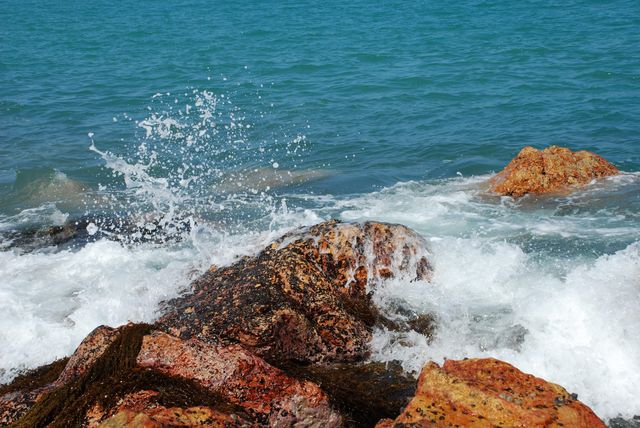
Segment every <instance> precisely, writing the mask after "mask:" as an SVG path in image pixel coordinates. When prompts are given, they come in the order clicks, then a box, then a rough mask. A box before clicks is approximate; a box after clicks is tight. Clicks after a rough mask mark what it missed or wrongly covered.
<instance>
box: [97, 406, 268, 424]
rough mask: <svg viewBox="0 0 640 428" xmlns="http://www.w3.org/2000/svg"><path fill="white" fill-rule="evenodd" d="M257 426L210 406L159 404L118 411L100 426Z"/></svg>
mask: <svg viewBox="0 0 640 428" xmlns="http://www.w3.org/2000/svg"><path fill="white" fill-rule="evenodd" d="M252 426H257V425H255V424H251V423H249V422H247V421H245V420H243V419H240V418H238V417H237V416H235V415H227V414H225V413H222V412H218V411H217V410H214V409H211V408H208V407H202V406H198V407H189V408H186V409H183V408H180V407H170V408H166V407H162V406H158V407H155V408H153V409H148V410H145V411H141V412H133V411H130V410H123V411H120V412H118V413H116V414H115V415H114V416H112V417H110V418H109V419H107V420H106V421H104V422H103V423H101V424H100V425H99V428H166V427H201V428H236V427H237V428H240V427H252Z"/></svg>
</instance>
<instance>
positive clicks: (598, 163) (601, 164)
mask: <svg viewBox="0 0 640 428" xmlns="http://www.w3.org/2000/svg"><path fill="white" fill-rule="evenodd" d="M618 173H619V171H618V169H617V168H616V167H615V166H613V165H612V164H610V163H609V162H607V161H606V160H605V159H603V158H602V157H600V156H598V155H596V154H594V153H591V152H587V151H584V150H582V151H578V152H572V151H571V150H569V149H566V148H563V147H558V146H551V147H548V148H546V149H544V150H537V149H535V148H533V147H525V148H524V149H522V150H521V151H520V153H518V155H517V156H516V157H515V158H514V159H513V160H511V162H509V164H508V165H507V166H506V167H505V168H504V169H503V170H502V171H500V172H499V173H498V174H496V175H495V177H493V178H492V179H491V180H490V185H491V191H492V192H494V193H498V194H500V195H506V196H513V197H519V196H523V195H525V194H527V193H532V194H543V193H551V192H559V191H566V190H569V189H571V188H572V187H576V186H582V185H585V184H588V183H589V182H591V181H592V180H594V179H597V178H602V177H607V176H610V175H616V174H618Z"/></svg>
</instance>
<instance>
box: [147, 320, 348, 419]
mask: <svg viewBox="0 0 640 428" xmlns="http://www.w3.org/2000/svg"><path fill="white" fill-rule="evenodd" d="M137 363H138V365H139V366H140V367H149V368H153V369H154V370H156V371H158V372H160V373H163V374H165V375H168V376H170V377H182V378H186V379H190V380H193V381H195V382H197V383H198V384H200V385H202V386H203V387H204V388H206V389H207V390H209V391H210V392H211V393H213V394H217V395H219V396H221V397H222V398H223V399H225V400H226V401H228V402H229V403H231V404H234V405H237V406H239V407H241V408H242V409H244V410H246V411H248V412H249V413H250V414H251V415H252V416H254V417H255V418H256V420H258V421H260V422H263V423H267V422H268V423H269V425H270V426H283V427H284V426H294V425H296V424H299V423H311V422H313V423H315V424H319V425H318V426H326V427H331V426H339V425H340V423H341V418H340V416H339V415H338V414H337V413H335V412H334V411H333V410H332V409H331V407H330V406H329V400H328V397H327V395H326V394H325V393H324V392H323V391H322V390H321V389H320V388H319V387H318V386H317V385H316V384H314V383H312V382H308V381H298V380H296V379H294V378H292V377H290V376H288V375H286V374H285V373H284V372H282V371H281V370H279V369H276V368H275V367H273V366H271V365H269V364H267V363H266V362H265V361H264V360H262V359H261V358H259V357H257V356H255V355H253V354H251V353H249V352H247V351H246V350H245V349H244V348H242V346H240V345H231V346H226V347H224V346H216V345H208V344H205V343H203V342H201V341H199V340H196V339H190V340H186V341H185V340H180V339H178V338H176V337H173V336H170V335H168V334H165V333H161V332H153V333H151V334H149V335H147V336H145V337H144V338H143V341H142V348H141V349H140V353H139V354H138V357H137Z"/></svg>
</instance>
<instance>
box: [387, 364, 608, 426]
mask: <svg viewBox="0 0 640 428" xmlns="http://www.w3.org/2000/svg"><path fill="white" fill-rule="evenodd" d="M404 426H430V427H454V426H460V427H497V426H500V427H561V426H565V427H573V428H581V427H584V428H597V427H603V428H604V427H605V425H604V423H603V422H602V421H601V420H600V419H599V418H598V417H597V416H596V415H595V414H594V413H593V412H592V411H591V409H589V408H588V407H587V406H585V405H584V404H582V403H581V402H580V401H578V400H577V397H576V396H575V395H574V394H569V393H568V392H567V391H566V390H565V389H564V388H562V387H561V386H559V385H556V384H553V383H549V382H546V381H544V380H543V379H540V378H537V377H535V376H532V375H529V374H526V373H523V372H521V371H520V370H518V369H516V368H515V367H513V366H512V365H510V364H508V363H505V362H503V361H499V360H495V359H492V358H486V359H467V360H462V361H454V360H448V361H446V362H445V363H444V365H443V366H442V367H440V366H438V365H437V364H436V363H433V362H430V363H428V364H427V365H426V366H425V367H424V368H423V369H422V372H421V373H420V377H419V379H418V386H417V391H416V395H415V397H414V398H413V399H412V400H411V402H410V403H409V405H407V407H406V408H405V409H404V410H403V412H402V414H400V416H398V417H397V418H396V419H395V420H390V419H386V420H382V421H380V423H378V425H377V428H390V427H404Z"/></svg>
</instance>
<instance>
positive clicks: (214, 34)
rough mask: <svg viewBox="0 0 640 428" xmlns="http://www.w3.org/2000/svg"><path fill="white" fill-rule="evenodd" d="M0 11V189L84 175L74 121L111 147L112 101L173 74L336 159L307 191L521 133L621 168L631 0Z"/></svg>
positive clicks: (627, 160)
mask: <svg viewBox="0 0 640 428" xmlns="http://www.w3.org/2000/svg"><path fill="white" fill-rule="evenodd" d="M0 13H1V14H2V21H3V25H2V27H1V28H0V35H1V39H0V40H1V42H0V71H1V76H2V79H0V93H1V94H2V95H1V96H0V102H1V104H0V115H1V116H0V118H1V120H0V139H1V141H2V145H1V148H0V150H2V151H1V152H0V155H1V156H2V162H1V163H0V183H1V185H2V188H1V190H0V192H2V193H1V195H2V197H3V199H4V198H6V194H7V192H8V191H9V189H10V188H11V186H12V185H13V183H14V181H15V180H16V176H21V175H22V174H25V175H26V176H27V177H30V176H32V175H35V174H36V171H38V170H41V169H44V168H51V169H57V170H59V171H62V172H64V173H65V174H68V175H69V176H70V177H72V178H77V179H81V180H84V181H87V182H89V183H92V184H95V181H96V180H95V178H94V177H95V176H96V174H97V168H98V167H99V166H100V165H101V164H102V161H101V159H100V158H99V157H98V156H96V154H95V153H93V152H90V151H89V150H88V149H87V147H88V146H89V141H88V139H87V137H86V135H87V133H88V132H94V133H95V134H96V139H97V141H99V146H101V147H102V148H103V149H109V150H111V151H113V152H115V153H123V152H125V151H126V147H127V145H131V144H132V143H135V142H136V138H137V137H136V136H135V134H134V130H135V127H132V126H130V125H131V123H129V122H125V121H120V122H118V123H114V122H113V121H112V118H113V117H118V116H119V115H122V114H124V113H127V114H128V115H130V116H131V117H133V118H134V119H138V120H140V119H142V118H144V117H146V115H147V111H146V107H147V106H148V105H149V104H150V101H151V97H152V96H153V95H154V94H156V93H158V92H161V93H166V92H170V93H172V94H181V93H184V92H185V91H188V90H189V89H190V88H196V89H198V90H210V91H212V92H214V93H216V94H227V95H228V96H230V97H231V98H232V100H233V105H234V107H236V108H239V109H240V110H242V111H243V112H244V113H245V114H246V115H247V117H248V120H249V121H250V122H251V123H252V124H254V125H255V126H254V127H253V129H252V130H251V132H250V133H249V140H250V141H253V142H255V141H258V140H263V139H264V140H266V141H267V142H269V143H273V142H274V141H275V140H276V139H280V140H282V138H284V136H285V135H290V134H291V135H294V134H304V135H305V136H306V138H307V141H308V142H309V145H310V146H311V148H310V149H309V150H308V152H307V154H306V156H305V167H306V168H317V167H319V166H321V165H322V164H330V165H331V169H332V170H334V171H336V172H337V173H338V174H335V176H333V177H332V178H327V179H326V180H323V181H322V182H321V183H317V191H327V190H332V191H336V190H337V191H344V192H352V191H367V190H371V189H372V188H373V187H374V186H380V185H391V184H393V183H395V182H397V181H399V180H409V179H424V178H444V177H452V176H454V175H455V174H456V172H461V173H462V174H464V175H470V174H481V173H488V172H490V171H493V170H497V169H499V168H501V166H502V165H504V164H505V162H507V161H508V160H509V159H510V158H511V157H512V156H513V155H514V153H515V152H516V151H517V150H518V149H519V148H521V147H522V146H524V145H534V146H547V145H550V144H561V145H566V146H568V147H572V148H584V149H591V150H597V151H598V153H600V154H602V155H603V156H606V157H607V158H609V159H610V160H611V161H613V162H615V163H616V164H617V165H619V166H620V167H621V169H623V170H629V171H636V170H638V169H639V164H640V151H639V150H637V148H636V147H637V144H638V143H639V141H638V134H639V132H638V126H639V125H638V124H639V123H640V106H639V103H638V99H640V60H639V58H638V55H639V54H638V53H639V52H640V31H638V28H640V4H639V3H638V2H636V1H609V2H600V1H598V2H596V1H591V2H585V1H571V2H564V4H561V5H560V4H558V3H557V2H551V1H536V2H523V3H518V4H514V3H513V2H507V1H464V2H458V3H457V4H454V5H451V4H445V3H442V2H412V3H408V2H385V3H384V4H378V5H375V4H369V3H368V2H367V3H365V2H358V1H355V2H348V4H345V3H344V2H331V1H329V2H322V3H321V4H314V3H309V2H295V3H293V4H291V3H290V4H277V3H274V4H271V3H264V2H247V3H244V4H243V5H237V4H234V3H233V2H216V3H210V2H186V1H185V2H170V3H166V4H157V3H144V4H140V5H136V6H129V7H127V6H123V5H113V4H111V2H74V1H69V2H64V3H63V4H58V5H56V6H55V7H54V6H53V5H51V4H49V3H47V2H23V1H20V2H15V1H8V2H3V5H2V7H1V8H0ZM208 79H211V80H208ZM223 79H226V80H223ZM272 105H273V106H272ZM260 113H265V117H260ZM307 126H308V127H307ZM224 143H225V142H224V141H221V142H219V144H224ZM345 156H346V158H345ZM267 161H268V160H267ZM280 163H282V164H283V165H285V166H286V165H287V163H286V161H285V160H281V161H280ZM27 179H28V178H27ZM3 202H4V200H3Z"/></svg>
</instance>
